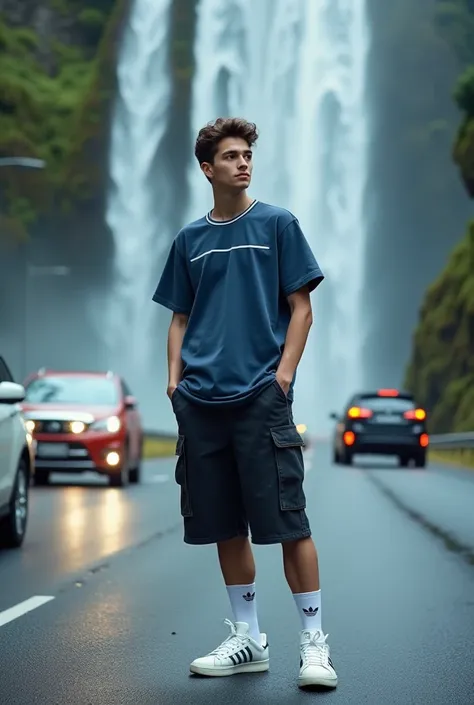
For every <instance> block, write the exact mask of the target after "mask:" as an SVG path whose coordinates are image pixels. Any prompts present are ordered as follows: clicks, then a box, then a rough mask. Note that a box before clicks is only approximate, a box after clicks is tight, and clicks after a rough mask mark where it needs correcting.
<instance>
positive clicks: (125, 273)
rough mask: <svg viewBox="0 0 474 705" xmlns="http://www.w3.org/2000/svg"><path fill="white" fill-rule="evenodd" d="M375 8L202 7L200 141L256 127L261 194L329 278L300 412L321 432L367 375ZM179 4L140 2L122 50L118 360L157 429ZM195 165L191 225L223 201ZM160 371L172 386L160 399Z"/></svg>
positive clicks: (235, 3) (357, 4) (164, 414)
mask: <svg viewBox="0 0 474 705" xmlns="http://www.w3.org/2000/svg"><path fill="white" fill-rule="evenodd" d="M365 1H366V0H258V1H256V0H200V1H199V2H198V4H197V27H196V39H195V49H194V54H195V63H196V72H195V76H194V79H193V88H192V91H193V95H192V115H191V122H192V130H193V137H194V136H195V135H196V133H197V131H198V130H199V128H200V127H202V125H204V124H205V123H206V122H207V121H209V120H214V119H215V118H216V117H218V116H222V115H240V116H243V117H246V118H247V119H249V120H253V121H255V122H256V123H257V125H258V127H259V130H260V135H261V136H260V139H259V142H258V145H257V147H256V150H255V168H254V177H253V182H252V185H251V188H250V191H249V193H250V195H251V196H253V197H256V198H258V199H259V200H262V201H268V202H270V203H274V204H275V205H280V206H283V207H285V208H288V209H289V210H291V211H292V212H294V213H295V215H296V216H297V217H298V219H299V220H300V223H301V225H302V227H303V230H304V231H305V233H306V235H307V237H308V240H309V242H310V243H311V245H312V247H313V250H314V252H315V255H316V257H317V259H318V261H319V263H320V265H321V267H322V269H323V271H324V273H325V274H326V281H325V282H323V284H322V285H321V287H320V288H318V289H317V290H316V292H315V293H314V294H313V306H314V325H313V329H312V331H311V333H310V337H309V340H308V344H307V348H306V351H305V354H304V357H303V360H302V362H301V365H300V371H299V375H298V381H297V388H296V392H297V394H296V402H295V416H296V418H297V421H299V422H302V423H307V425H308V427H309V428H310V430H311V431H313V432H314V431H319V430H323V429H325V428H326V422H327V413H328V412H329V411H330V410H333V409H335V410H337V409H339V408H340V407H341V406H342V404H343V403H344V401H345V400H346V397H347V396H348V395H349V394H350V393H352V392H353V391H354V389H355V388H356V387H358V386H359V385H360V384H362V383H363V379H364V375H363V372H364V370H363V365H362V360H361V352H360V351H361V346H362V342H363V331H364V318H363V315H362V311H361V304H360V299H361V288H362V282H363V273H364V272H363V262H364V242H365V229H364V212H363V193H364V186H365V178H366V151H367V146H366V142H367V139H366V125H367V114H366V101H365V83H364V81H365V75H366V67H365V63H366V56H367V50H368V32H367V21H366V18H365ZM170 3H171V0H135V4H134V7H133V10H132V15H131V18H130V22H129V26H128V28H127V31H126V34H125V37H124V41H123V46H122V49H121V54H120V61H119V66H118V83H119V95H118V101H117V105H116V110H115V116H114V121H113V129H112V149H111V161H110V174H111V180H112V184H113V186H112V189H111V193H110V197H109V203H108V211H107V222H108V224H109V226H110V228H111V230H112V233H113V237H114V242H115V262H114V265H115V275H116V280H115V287H114V290H113V292H112V294H111V296H110V297H109V308H108V309H107V314H106V322H105V326H104V330H105V334H104V335H105V337H106V339H107V341H108V342H109V344H110V360H111V365H112V366H113V367H114V368H116V369H118V371H121V372H123V374H124V375H125V376H126V378H127V380H129V381H130V384H131V386H132V388H133V391H134V392H135V393H136V394H137V395H138V396H139V397H140V398H141V399H143V400H145V404H148V406H147V407H146V410H147V412H148V416H149V419H150V424H151V425H152V426H154V427H162V428H164V427H167V428H174V425H173V424H174V421H173V420H172V416H171V411H170V409H168V407H167V405H166V399H164V398H163V397H164V385H165V379H166V362H165V360H166V323H165V318H159V317H160V316H162V315H163V314H159V313H158V312H157V309H158V307H157V306H156V305H155V304H153V303H152V302H151V295H152V293H153V290H154V288H155V286H156V283H157V279H158V276H159V274H160V272H161V268H160V267H157V264H161V265H163V264H164V259H165V257H166V254H167V251H168V248H169V245H170V242H171V239H172V238H173V237H174V235H175V234H176V233H174V232H173V233H172V232H170V231H169V225H167V223H166V218H165V217H163V216H162V217H161V218H160V213H161V215H162V214H163V210H164V209H163V203H162V200H163V198H164V196H163V193H165V192H166V189H164V188H163V186H164V182H163V179H166V171H167V170H166V168H165V166H166V165H165V166H164V167H163V168H162V169H161V170H160V171H159V172H158V173H157V174H156V173H154V176H153V178H150V175H151V169H152V165H153V164H156V160H157V159H158V158H159V153H160V146H161V143H162V140H163V135H164V133H165V128H166V121H167V114H168V109H169V104H170V89H171V86H170V72H169V70H168V65H167V55H168V41H167V40H168V37H169V11H170ZM189 159H190V162H189V164H190V166H189V181H190V186H191V189H190V190H191V203H190V207H189V210H188V212H187V213H183V218H182V223H183V224H184V223H185V222H187V221H189V220H193V219H195V218H199V217H201V216H202V215H203V214H204V213H205V212H206V211H207V210H208V209H209V208H210V207H211V204H212V194H211V191H210V187H209V184H208V182H207V181H206V179H205V178H204V176H203V175H202V173H201V172H200V170H199V166H198V164H197V162H196V161H195V159H194V156H193V154H190V157H189ZM160 199H161V200H160ZM167 320H168V319H166V321H167ZM158 321H159V325H158ZM157 341H158V343H159V349H160V355H161V356H160V357H159V358H158V357H157V355H156V349H157V347H156V343H157ZM153 351H154V352H153ZM158 373H159V374H160V375H161V382H160V385H159V386H158V385H157V386H156V387H155V385H154V383H153V384H152V386H151V389H152V392H150V378H152V377H153V375H156V374H158ZM156 406H158V408H159V410H160V414H159V415H158V416H157V414H156V413H155V412H156V409H155V407H156ZM152 415H153V420H152Z"/></svg>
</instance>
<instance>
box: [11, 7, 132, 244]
mask: <svg viewBox="0 0 474 705" xmlns="http://www.w3.org/2000/svg"><path fill="white" fill-rule="evenodd" d="M124 5H125V0H87V7H84V2H81V3H79V2H78V1H77V0H52V2H51V7H52V11H53V12H56V13H57V14H58V16H59V15H61V16H64V17H65V18H66V17H67V18H68V20H69V21H71V17H73V16H75V18H77V19H74V26H73V27H72V30H73V31H72V36H73V38H74V40H75V41H74V42H73V43H72V44H69V45H68V44H67V43H66V37H65V41H60V40H59V39H57V38H55V39H50V40H45V38H44V37H41V38H40V37H38V36H37V34H36V33H35V31H34V30H33V29H32V28H30V27H12V26H9V25H8V23H7V21H6V18H5V17H4V18H1V17H0V96H1V98H0V156H17V155H21V156H33V157H39V158H41V159H44V160H45V161H46V164H47V168H46V169H45V170H44V171H42V172H36V173H32V172H31V171H29V170H22V169H19V168H14V167H8V168H2V169H1V170H0V193H1V194H2V203H1V208H2V213H3V225H4V226H5V225H6V224H7V225H9V230H10V231H11V230H14V231H15V233H16V234H17V235H18V234H19V233H22V234H23V235H24V229H25V228H26V227H27V226H29V225H31V223H32V222H34V221H35V219H36V218H37V217H38V215H39V214H41V213H42V212H45V211H46V210H48V209H49V208H50V207H52V205H53V203H54V204H55V203H56V197H57V192H58V190H61V191H62V192H63V194H64V193H67V195H68V198H69V200H70V201H73V200H74V199H76V197H77V198H80V197H83V196H84V193H85V191H84V183H85V182H89V181H90V182H91V184H93V183H94V178H92V179H90V177H91V172H89V173H87V174H84V173H82V174H75V175H74V176H75V178H74V179H71V180H70V181H68V182H67V188H64V184H65V181H64V179H65V177H68V178H70V177H71V173H72V165H74V166H76V167H77V166H78V163H79V162H80V159H78V156H77V155H78V152H79V151H80V150H81V149H83V148H84V147H85V145H86V144H87V143H88V142H89V141H90V140H91V139H92V137H93V133H94V131H95V133H96V134H97V133H99V132H101V128H102V124H103V120H104V110H105V107H106V101H107V100H108V99H109V97H110V90H108V86H107V85H105V84H104V78H105V80H106V81H107V82H109V84H113V76H111V72H110V70H109V60H110V55H111V54H112V53H113V47H107V46H104V44H105V42H106V41H107V40H109V41H110V40H111V39H113V37H114V33H113V32H111V26H112V27H113V28H114V29H115V28H116V26H117V16H118V15H120V13H123V11H124ZM112 11H113V12H112ZM74 12H75V15H73V13H74ZM53 35H54V33H53ZM45 43H46V44H47V46H45ZM40 45H41V51H40ZM87 166H90V164H88V165H87ZM92 176H94V170H93V169H92Z"/></svg>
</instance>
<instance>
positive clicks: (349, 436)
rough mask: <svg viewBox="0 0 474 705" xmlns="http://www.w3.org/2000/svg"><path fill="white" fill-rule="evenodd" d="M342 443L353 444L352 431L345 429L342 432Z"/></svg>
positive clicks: (353, 435)
mask: <svg viewBox="0 0 474 705" xmlns="http://www.w3.org/2000/svg"><path fill="white" fill-rule="evenodd" d="M343 438H344V443H345V444H346V446H353V445H354V443H355V434H354V433H353V432H352V431H346V432H345V433H344V436H343Z"/></svg>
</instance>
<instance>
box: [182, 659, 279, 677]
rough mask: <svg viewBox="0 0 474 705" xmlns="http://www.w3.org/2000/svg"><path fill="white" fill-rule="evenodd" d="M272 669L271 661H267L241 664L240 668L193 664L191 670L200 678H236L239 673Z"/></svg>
mask: <svg viewBox="0 0 474 705" xmlns="http://www.w3.org/2000/svg"><path fill="white" fill-rule="evenodd" d="M269 668H270V659H267V660H266V661H253V662H252V663H240V664H239V665H238V666H221V667H218V666H214V667H211V666H199V665H195V664H193V663H192V664H191V665H190V667H189V670H190V671H191V673H196V674H198V675H199V676H234V675H236V674H237V673H263V672H264V671H268V670H269Z"/></svg>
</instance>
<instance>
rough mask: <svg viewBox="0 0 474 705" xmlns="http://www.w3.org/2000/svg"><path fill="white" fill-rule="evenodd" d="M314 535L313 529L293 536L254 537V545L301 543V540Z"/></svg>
mask: <svg viewBox="0 0 474 705" xmlns="http://www.w3.org/2000/svg"><path fill="white" fill-rule="evenodd" d="M311 535H312V533H311V529H305V530H304V531H294V532H293V533H291V534H274V535H273V536H252V543H254V544H256V545H258V546H264V545H266V544H273V543H285V542H286V541H299V540H300V539H307V538H310V536H311Z"/></svg>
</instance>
